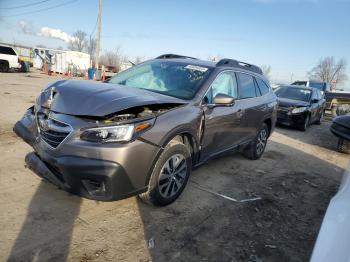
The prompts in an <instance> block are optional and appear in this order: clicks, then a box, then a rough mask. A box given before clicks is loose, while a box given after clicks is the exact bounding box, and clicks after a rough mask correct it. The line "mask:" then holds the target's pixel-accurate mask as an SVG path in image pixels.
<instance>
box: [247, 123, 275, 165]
mask: <svg viewBox="0 0 350 262" xmlns="http://www.w3.org/2000/svg"><path fill="white" fill-rule="evenodd" d="M268 136H269V128H268V127H267V125H266V124H265V123H264V124H263V127H262V128H261V129H260V131H259V132H258V134H257V136H256V138H255V139H254V140H253V141H252V142H250V144H249V145H248V146H247V147H246V148H245V149H244V151H243V155H244V156H245V157H246V158H248V159H251V160H257V159H259V158H260V157H261V156H262V155H263V153H264V151H265V148H266V143H267V138H268Z"/></svg>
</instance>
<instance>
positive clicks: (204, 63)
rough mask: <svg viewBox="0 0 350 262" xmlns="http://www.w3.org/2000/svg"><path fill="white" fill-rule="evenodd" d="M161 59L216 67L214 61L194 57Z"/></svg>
mask: <svg viewBox="0 0 350 262" xmlns="http://www.w3.org/2000/svg"><path fill="white" fill-rule="evenodd" d="M154 61H157V59H154ZM162 61H167V62H178V63H188V64H191V65H196V66H204V67H209V68H215V67H216V63H215V62H211V61H205V60H199V59H194V58H165V59H162Z"/></svg>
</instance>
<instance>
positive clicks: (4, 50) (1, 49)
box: [0, 46, 16, 55]
mask: <svg viewBox="0 0 350 262" xmlns="http://www.w3.org/2000/svg"><path fill="white" fill-rule="evenodd" d="M0 54H3V55H16V53H15V51H13V49H12V48H11V47H7V46H0Z"/></svg>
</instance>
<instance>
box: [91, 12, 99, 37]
mask: <svg viewBox="0 0 350 262" xmlns="http://www.w3.org/2000/svg"><path fill="white" fill-rule="evenodd" d="M97 23H98V16H97V18H96V23H95V26H94V29H93V30H92V31H91V34H90V38H91V37H92V35H93V34H94V33H95V30H96V27H97Z"/></svg>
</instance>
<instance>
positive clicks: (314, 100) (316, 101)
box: [311, 98, 320, 104]
mask: <svg viewBox="0 0 350 262" xmlns="http://www.w3.org/2000/svg"><path fill="white" fill-rule="evenodd" d="M311 102H312V103H313V104H315V103H318V102H320V100H318V99H316V98H315V99H312V100H311Z"/></svg>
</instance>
